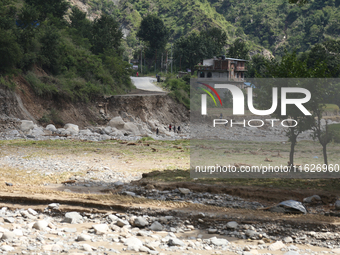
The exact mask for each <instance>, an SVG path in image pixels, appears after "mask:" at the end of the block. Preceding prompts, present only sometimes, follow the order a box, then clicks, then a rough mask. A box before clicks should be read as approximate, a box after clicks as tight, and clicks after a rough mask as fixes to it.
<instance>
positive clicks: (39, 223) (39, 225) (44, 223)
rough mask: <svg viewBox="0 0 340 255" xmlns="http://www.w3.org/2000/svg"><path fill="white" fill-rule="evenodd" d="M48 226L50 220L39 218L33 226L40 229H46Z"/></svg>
mask: <svg viewBox="0 0 340 255" xmlns="http://www.w3.org/2000/svg"><path fill="white" fill-rule="evenodd" d="M47 226H48V222H47V221H45V220H39V221H37V222H36V223H34V225H33V228H35V229H38V230H44V229H46V228H47Z"/></svg>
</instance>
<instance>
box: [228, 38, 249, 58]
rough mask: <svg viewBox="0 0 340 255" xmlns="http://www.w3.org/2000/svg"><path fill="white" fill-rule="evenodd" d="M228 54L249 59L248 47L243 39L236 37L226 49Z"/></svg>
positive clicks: (232, 56)
mask: <svg viewBox="0 0 340 255" xmlns="http://www.w3.org/2000/svg"><path fill="white" fill-rule="evenodd" d="M228 56H229V57H231V58H241V59H249V48H248V46H247V44H246V42H245V41H243V40H242V39H236V40H235V42H234V43H233V44H232V45H231V46H230V48H229V50H228Z"/></svg>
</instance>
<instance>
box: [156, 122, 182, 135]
mask: <svg viewBox="0 0 340 255" xmlns="http://www.w3.org/2000/svg"><path fill="white" fill-rule="evenodd" d="M171 130H173V131H174V133H176V131H177V133H179V132H180V131H181V127H180V126H178V127H177V128H176V126H175V125H174V126H172V125H171V124H170V125H169V132H171ZM158 134H159V129H158V128H157V129H156V135H158Z"/></svg>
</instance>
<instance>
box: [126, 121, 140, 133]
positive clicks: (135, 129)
mask: <svg viewBox="0 0 340 255" xmlns="http://www.w3.org/2000/svg"><path fill="white" fill-rule="evenodd" d="M124 130H125V131H128V132H130V133H131V134H132V135H135V136H136V135H140V132H139V130H138V127H137V126H136V125H135V124H134V123H132V122H127V123H125V124H124Z"/></svg>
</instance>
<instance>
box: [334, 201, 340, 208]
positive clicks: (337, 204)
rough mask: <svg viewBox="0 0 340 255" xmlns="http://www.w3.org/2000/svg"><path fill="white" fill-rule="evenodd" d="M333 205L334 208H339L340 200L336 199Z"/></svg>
mask: <svg viewBox="0 0 340 255" xmlns="http://www.w3.org/2000/svg"><path fill="white" fill-rule="evenodd" d="M334 205H335V209H336V210H340V200H336V201H335V204H334Z"/></svg>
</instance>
